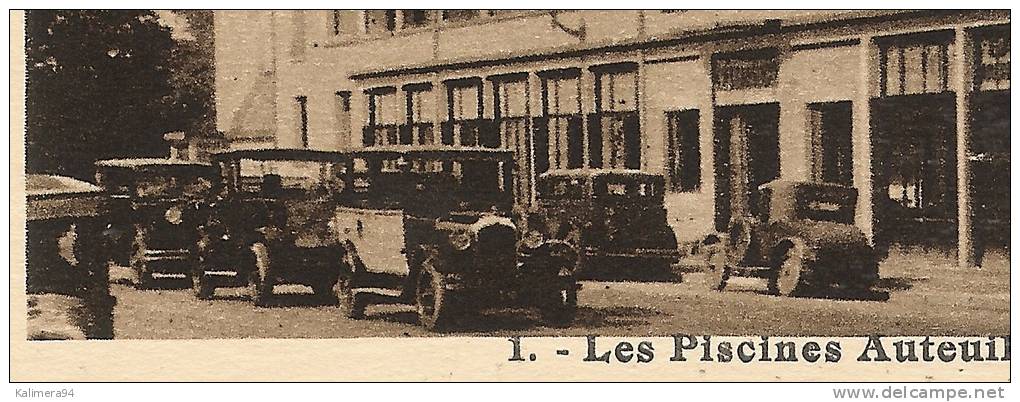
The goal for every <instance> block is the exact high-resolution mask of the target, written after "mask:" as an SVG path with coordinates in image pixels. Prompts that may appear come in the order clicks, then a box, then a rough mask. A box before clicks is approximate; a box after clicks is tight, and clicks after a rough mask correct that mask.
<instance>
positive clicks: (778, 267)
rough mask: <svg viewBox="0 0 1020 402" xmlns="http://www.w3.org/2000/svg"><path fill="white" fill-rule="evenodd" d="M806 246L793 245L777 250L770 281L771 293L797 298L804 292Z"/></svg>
mask: <svg viewBox="0 0 1020 402" xmlns="http://www.w3.org/2000/svg"><path fill="white" fill-rule="evenodd" d="M806 251H807V250H806V249H805V246H804V245H803V244H801V243H792V244H789V245H786V246H783V248H782V249H779V250H777V252H776V253H775V255H776V256H777V258H775V259H774V261H773V268H772V269H773V272H772V275H770V278H769V279H770V280H769V292H770V293H772V294H775V295H779V296H796V295H797V294H800V293H801V292H802V291H803V290H804V287H805V285H804V280H803V279H804V277H805V276H806V275H805V273H806V271H807V270H806V265H807V262H806V258H805V252H806Z"/></svg>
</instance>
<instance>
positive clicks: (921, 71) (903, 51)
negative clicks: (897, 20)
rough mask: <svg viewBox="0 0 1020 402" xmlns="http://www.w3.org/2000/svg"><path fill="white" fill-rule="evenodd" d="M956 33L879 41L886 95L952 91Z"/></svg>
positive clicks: (883, 94) (883, 84)
mask: <svg viewBox="0 0 1020 402" xmlns="http://www.w3.org/2000/svg"><path fill="white" fill-rule="evenodd" d="M952 34H953V33H952V32H951V31H942V32H934V33H925V34H915V35H909V36H897V37H891V38H882V39H881V40H878V45H879V56H880V59H879V65H880V68H881V71H880V78H881V81H880V89H881V94H882V96H894V95H916V94H923V93H941V92H946V91H948V90H949V45H950V44H951V43H952V39H953V36H952Z"/></svg>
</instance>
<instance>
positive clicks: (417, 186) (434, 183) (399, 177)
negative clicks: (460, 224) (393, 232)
mask: <svg viewBox="0 0 1020 402" xmlns="http://www.w3.org/2000/svg"><path fill="white" fill-rule="evenodd" d="M352 162H353V165H352V170H351V173H352V175H351V179H350V188H349V189H350V193H352V196H353V197H354V198H353V201H354V202H355V203H356V204H358V205H365V206H371V207H376V208H413V207H414V206H415V205H422V206H430V207H433V208H435V209H437V210H442V209H446V210H461V211H481V210H486V211H487V210H491V209H493V208H503V207H504V204H507V203H510V202H512V199H513V198H512V197H513V194H512V187H511V181H510V175H511V174H512V173H511V171H510V169H511V167H512V162H511V161H509V160H506V161H504V160H500V159H498V158H491V159H490V158H456V157H450V156H449V155H445V154H440V155H433V154H423V155H421V154H413V153H412V154H409V155H403V156H392V155H372V154H369V155H366V156H363V157H362V156H359V157H355V158H353V161H352Z"/></svg>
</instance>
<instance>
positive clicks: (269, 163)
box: [240, 159, 329, 190]
mask: <svg viewBox="0 0 1020 402" xmlns="http://www.w3.org/2000/svg"><path fill="white" fill-rule="evenodd" d="M328 167H329V164H328V163H326V162H319V161H291V160H255V159H241V163H240V168H241V171H240V175H241V181H242V182H244V183H246V184H250V185H257V184H261V183H262V181H263V179H264V178H265V177H266V176H271V175H272V176H278V177H279V178H280V184H281V186H282V187H283V188H285V189H304V190H308V189H312V188H315V187H317V186H319V185H321V184H323V182H324V179H325V178H326V177H327V175H324V174H323V170H325V169H327V168H328Z"/></svg>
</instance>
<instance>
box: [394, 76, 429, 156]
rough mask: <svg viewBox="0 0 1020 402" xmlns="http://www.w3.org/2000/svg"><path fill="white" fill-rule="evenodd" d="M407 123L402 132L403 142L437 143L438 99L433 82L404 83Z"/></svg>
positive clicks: (401, 140) (401, 138) (401, 141)
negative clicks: (433, 88) (435, 130)
mask: <svg viewBox="0 0 1020 402" xmlns="http://www.w3.org/2000/svg"><path fill="white" fill-rule="evenodd" d="M404 93H405V96H406V101H407V102H406V103H407V112H406V113H405V115H406V117H407V124H406V125H405V126H404V128H403V129H402V130H401V132H400V143H401V144H417V145H426V144H435V142H436V141H435V134H434V129H433V127H434V123H433V122H434V120H435V116H436V108H435V106H436V100H435V96H434V95H433V94H432V84H431V83H421V84H409V85H404Z"/></svg>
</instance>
